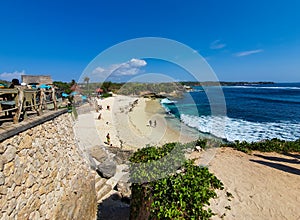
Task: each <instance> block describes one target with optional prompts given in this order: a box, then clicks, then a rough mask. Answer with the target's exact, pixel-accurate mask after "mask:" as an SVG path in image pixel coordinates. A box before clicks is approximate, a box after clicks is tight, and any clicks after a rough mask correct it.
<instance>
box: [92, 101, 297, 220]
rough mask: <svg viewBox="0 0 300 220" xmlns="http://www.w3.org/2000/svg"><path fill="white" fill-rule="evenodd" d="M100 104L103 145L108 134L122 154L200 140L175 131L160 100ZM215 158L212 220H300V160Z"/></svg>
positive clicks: (230, 154)
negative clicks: (219, 188) (218, 184)
mask: <svg viewBox="0 0 300 220" xmlns="http://www.w3.org/2000/svg"><path fill="white" fill-rule="evenodd" d="M99 104H100V105H102V107H103V110H101V111H99V112H95V111H93V112H92V114H93V118H94V122H95V126H96V128H97V132H98V136H99V140H100V142H101V143H100V144H101V145H106V146H108V144H107V143H106V142H107V139H106V135H107V134H108V133H109V134H110V137H111V138H110V143H111V145H112V146H114V147H118V148H123V149H137V148H141V147H145V146H146V145H148V144H150V145H161V144H163V143H166V142H177V141H180V142H187V141H191V140H194V139H196V138H197V137H196V136H195V135H194V134H193V132H192V130H191V133H190V134H193V135H191V136H189V135H188V134H189V132H188V130H185V129H188V128H184V129H178V128H176V129H174V127H172V126H173V124H171V123H170V122H169V121H168V120H166V118H165V117H166V115H165V113H164V110H163V109H162V107H161V106H160V104H159V102H158V101H157V100H150V99H144V98H136V97H127V96H114V97H110V98H106V99H103V100H101V101H99ZM107 106H109V108H110V109H109V110H107ZM99 114H101V119H98V116H99ZM150 120H151V122H152V124H151V126H150V124H149V121H150ZM154 121H156V126H154ZM94 135H95V134H94ZM213 156H214V157H213V158H211V159H210V160H209V161H208V162H209V163H208V167H209V169H210V171H211V172H213V173H214V174H215V175H216V176H217V177H218V178H219V179H220V180H221V181H222V182H223V183H224V188H225V189H224V190H222V191H218V198H216V199H214V200H212V201H211V206H210V207H211V208H212V210H213V211H214V212H215V213H216V214H217V215H216V216H214V217H213V219H221V218H223V219H289V220H290V219H295V220H296V219H300V209H299V204H300V184H299V183H300V155H299V154H290V155H282V154H277V153H261V152H253V153H252V154H251V155H248V154H245V153H242V152H239V151H236V150H233V149H230V148H218V149H216V152H215V153H214V154H213ZM191 157H192V158H199V157H200V153H197V152H194V153H192V155H191ZM196 162H199V160H198V161H196ZM226 193H227V195H226ZM228 193H229V194H228ZM228 195H230V196H228ZM231 195H232V196H231Z"/></svg>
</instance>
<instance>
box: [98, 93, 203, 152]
mask: <svg viewBox="0 0 300 220" xmlns="http://www.w3.org/2000/svg"><path fill="white" fill-rule="evenodd" d="M98 104H99V105H102V107H103V109H102V110H101V111H99V112H95V113H94V118H95V123H96V128H97V131H98V133H99V136H100V139H101V142H102V143H103V144H104V143H105V142H107V139H106V135H107V134H108V133H109V135H110V138H111V140H110V143H111V144H112V146H114V147H122V148H124V149H128V148H129V149H137V148H142V147H145V146H146V145H162V144H164V143H168V142H189V141H192V140H195V139H197V137H198V136H197V135H196V133H195V134H193V135H186V134H187V131H186V130H188V128H186V127H182V128H177V129H175V128H174V127H173V126H172V125H171V124H170V122H169V121H168V120H166V118H165V112H164V109H163V108H162V107H161V105H160V103H159V101H158V100H151V99H146V98H136V97H129V96H119V95H118V96H114V97H109V98H106V99H103V100H101V101H98ZM107 106H109V110H107ZM99 114H101V119H99V120H98V116H99ZM150 121H151V125H150ZM183 129H185V130H184V131H183ZM190 130H192V129H190Z"/></svg>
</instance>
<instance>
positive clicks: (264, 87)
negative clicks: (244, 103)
mask: <svg viewBox="0 0 300 220" xmlns="http://www.w3.org/2000/svg"><path fill="white" fill-rule="evenodd" d="M224 88H240V89H286V90H294V89H296V90H299V89H300V87H291V86H287V87H277V86H270V87H268V86H224Z"/></svg>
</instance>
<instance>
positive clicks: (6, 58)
mask: <svg viewBox="0 0 300 220" xmlns="http://www.w3.org/2000/svg"><path fill="white" fill-rule="evenodd" d="M299 11H300V1H298V0H285V1H281V0H279V1H276V0H261V1H258V0H252V1H248V0H244V1H236V0H226V1H223V0H205V1H203V0H193V1H182V0H139V1H126V0H119V1H116V0H111V1H102V0H95V1H92V0H86V1H58V0H51V1H50V0H49V1H46V0H45V1H33V0H23V1H20V0H14V1H1V2H0V30H1V32H0V78H2V79H3V78H5V79H9V78H12V77H15V76H19V75H20V74H50V75H52V77H53V79H54V80H62V81H71V79H75V80H77V79H79V77H80V75H81V74H82V72H83V71H84V69H85V67H86V66H87V65H88V64H89V63H90V62H91V61H92V60H93V59H94V58H95V57H96V56H97V55H98V54H99V53H101V52H102V51H103V50H105V49H107V48H109V47H111V46H113V45H115V44H117V43H120V42H123V41H126V40H129V39H133V38H140V37H149V36H152V37H163V38H169V39H172V40H176V41H178V42H181V43H183V44H185V45H187V46H189V47H191V48H193V49H194V50H195V51H198V52H199V54H200V55H202V56H203V57H204V58H205V59H206V60H207V62H208V63H209V64H210V66H211V67H212V68H213V70H214V71H215V73H216V75H217V77H218V78H219V79H220V80H224V81H276V82H292V81H294V82H299V81H300V62H299V60H300V28H299V23H300V13H299ZM132 58H134V59H139V57H132ZM124 63H125V64H126V65H127V67H128V65H129V67H128V68H130V67H131V66H130V60H128V62H127V63H126V62H124ZM124 63H123V64H120V63H119V64H116V65H120V66H122V65H123V66H122V67H124V65H125V64H124ZM133 64H134V63H133ZM99 65H100V64H99ZM126 65H125V66H126ZM135 68H136V66H135ZM127 70H128V69H127ZM138 70H140V71H136V74H140V73H147V72H153V71H155V72H160V71H162V72H164V73H165V74H170V75H172V74H175V72H176V68H174V67H171V66H170V69H169V71H168V65H164V63H163V62H155V61H150V62H147V65H141V66H139V67H138ZM179 72H180V70H178V73H179ZM131 73H135V72H134V71H132V70H131ZM176 77H177V76H176ZM177 78H178V77H177Z"/></svg>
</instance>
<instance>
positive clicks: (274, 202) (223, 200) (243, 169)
mask: <svg viewBox="0 0 300 220" xmlns="http://www.w3.org/2000/svg"><path fill="white" fill-rule="evenodd" d="M209 169H210V171H212V172H213V173H214V174H215V175H216V176H217V177H218V178H219V179H221V181H222V182H223V183H224V186H225V191H227V192H230V193H232V195H233V197H234V198H232V201H228V197H227V196H225V195H224V194H225V191H224V192H222V193H220V198H218V199H216V200H215V201H213V202H212V207H213V210H215V211H216V212H218V216H216V217H215V219H218V218H219V217H220V216H222V215H223V214H224V213H226V217H225V218H224V219H295V220H296V219H300V209H299V205H300V155H299V154H298V155H297V154H294V155H293V154H291V155H289V156H285V155H282V154H277V153H261V152H253V154H252V155H248V154H245V153H242V152H238V151H236V150H233V149H230V148H221V149H219V150H218V152H217V154H216V155H215V157H214V159H213V160H212V161H211V163H210V165H209ZM225 206H230V209H231V210H226V209H224V207H225Z"/></svg>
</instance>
